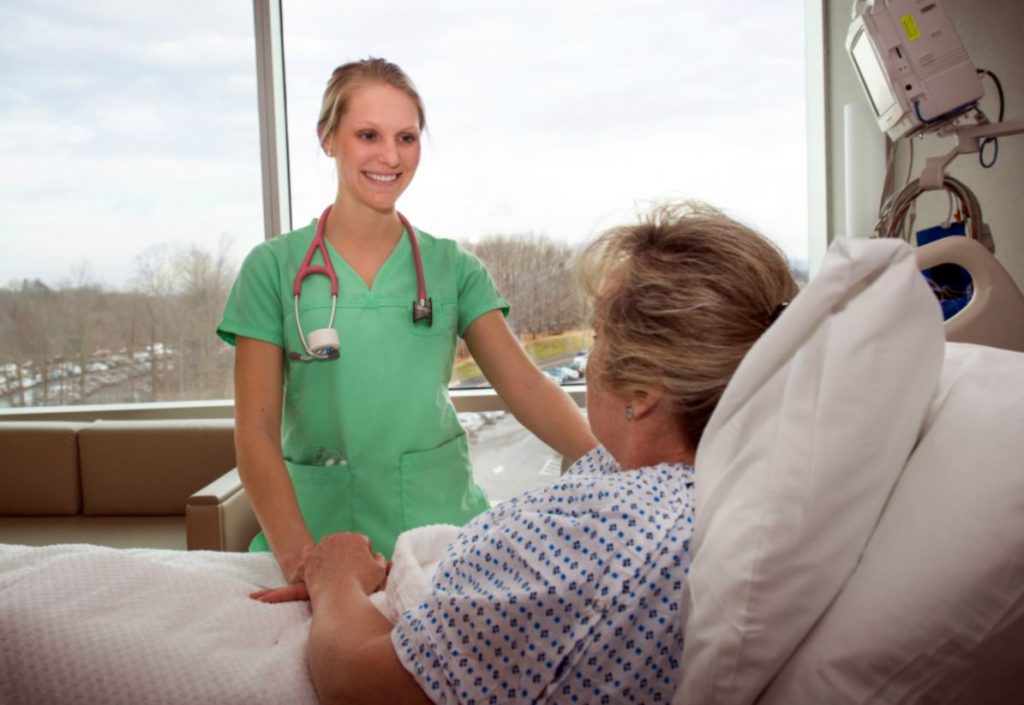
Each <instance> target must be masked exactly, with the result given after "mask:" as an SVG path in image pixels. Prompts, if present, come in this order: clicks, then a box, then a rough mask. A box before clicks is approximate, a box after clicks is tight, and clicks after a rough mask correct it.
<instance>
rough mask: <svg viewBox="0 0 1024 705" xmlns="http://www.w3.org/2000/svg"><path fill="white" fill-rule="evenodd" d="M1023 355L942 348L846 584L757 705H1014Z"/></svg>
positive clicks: (1023, 632)
mask: <svg viewBox="0 0 1024 705" xmlns="http://www.w3.org/2000/svg"><path fill="white" fill-rule="evenodd" d="M1022 665H1024V354H1021V353H1014V352H1007V351H1004V350H997V349H995V348H985V347H980V346H974V345H966V344H962V345H958V344H953V343H951V344H950V345H949V347H948V350H947V354H946V363H945V366H944V367H943V371H942V377H941V381H940V383H939V391H938V394H937V395H936V398H935V400H934V401H933V403H932V406H931V409H930V410H929V413H928V423H927V431H926V433H925V435H924V437H923V438H922V439H921V441H920V443H919V444H918V446H917V448H916V449H915V450H914V453H913V455H912V456H911V457H910V460H909V461H908V463H907V466H906V468H905V469H904V471H903V475H902V477H901V478H900V481H899V484H897V486H896V489H895V490H894V491H893V494H892V498H891V499H890V500H889V504H888V505H887V506H886V508H885V513H884V514H883V515H882V519H881V521H880V522H879V524H878V528H877V529H876V530H875V533H874V534H873V535H872V537H871V540H870V542H869V543H868V545H867V547H866V548H865V550H864V555H863V558H862V559H861V563H860V565H859V566H858V568H857V571H856V572H855V573H854V574H853V577H852V578H851V579H850V581H849V582H848V583H847V584H846V586H845V587H844V588H843V590H842V592H841V593H840V594H839V596H838V597H837V598H836V601H835V603H834V604H833V605H832V607H831V608H830V609H829V611H828V612H827V613H826V614H825V616H824V617H823V619H822V620H821V622H820V623H819V624H818V625H817V626H816V627H815V629H814V631H813V632H812V633H811V634H810V636H809V637H808V639H807V640H806V641H805V642H804V644H803V645H802V646H801V647H800V650H799V651H798V652H797V653H796V654H795V655H794V657H793V659H792V660H791V661H790V662H789V663H788V664H786V666H785V668H784V669H783V670H782V672H781V673H780V675H779V676H778V678H777V679H776V681H775V682H774V683H773V684H772V685H771V687H770V688H769V689H768V691H767V693H766V694H765V697H764V698H763V699H762V700H761V702H762V703H764V705H782V704H786V705H790V704H792V703H824V702H828V703H869V702H870V703H876V702H885V703H897V702H899V703H903V702H935V703H938V702H941V703H950V702H959V703H964V704H965V705H966V704H967V703H971V705H975V704H979V705H980V704H983V703H992V704H993V705H996V704H997V703H998V704H1000V705H1001V704H1002V703H1021V702H1024V676H1022V674H1021V666H1022Z"/></svg>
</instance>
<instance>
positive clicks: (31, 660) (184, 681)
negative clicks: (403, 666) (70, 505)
mask: <svg viewBox="0 0 1024 705" xmlns="http://www.w3.org/2000/svg"><path fill="white" fill-rule="evenodd" d="M456 532H457V529H456V528H455V527H449V526H434V527H424V528H422V529H417V530H415V531H412V532H407V533H406V534H403V536H402V537H401V538H400V539H399V543H398V545H396V549H395V555H394V558H393V560H394V564H393V569H392V573H391V576H390V578H389V583H388V590H387V591H386V592H382V593H377V594H375V595H373V596H372V599H373V600H374V604H376V605H377V606H378V608H379V609H381V611H382V612H383V613H384V614H385V615H387V616H388V617H389V618H390V619H392V620H394V619H395V617H396V616H397V615H398V614H401V612H402V611H404V609H407V608H408V607H411V606H413V605H414V604H415V603H416V602H417V601H418V600H419V599H422V597H423V596H424V593H425V591H426V590H428V589H429V584H430V577H431V575H432V572H433V569H434V567H436V561H437V560H438V559H439V558H440V556H441V553H442V551H443V548H444V546H445V545H446V544H447V542H448V541H449V540H450V539H451V538H452V537H454V535H455V533H456ZM283 582H284V581H283V579H282V576H281V573H280V571H279V570H278V568H277V565H276V563H275V561H274V559H273V557H272V556H271V555H269V554H239V553H220V552H213V551H188V552H185V551H168V550H152V549H132V550H119V549H111V548H102V547H98V546H88V545H59V546H47V547H43V548H34V547H27V546H11V545H0V703H4V704H5V705H7V704H8V703H10V704H11V705H15V704H20V703H63V702H68V703H70V702H74V703H110V704H116V703H126V704H127V703H132V704H139V705H142V704H149V703H153V704H157V703H184V702H188V703H224V704H230V703H246V704H247V705H259V704H260V703H267V704H270V703H283V702H287V703H294V704H296V705H301V704H302V703H316V702H317V699H316V693H315V692H314V690H313V686H312V683H311V681H310V679H309V674H308V671H307V667H306V651H305V648H306V640H307V635H308V632H309V621H310V612H309V605H308V603H306V602H292V603H284V604H279V605H267V604H263V603H259V602H256V601H254V600H251V599H249V593H251V592H252V591H253V590H256V589H258V588H261V587H271V586H278V585H282V584H283Z"/></svg>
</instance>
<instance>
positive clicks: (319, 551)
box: [303, 533, 388, 597]
mask: <svg viewBox="0 0 1024 705" xmlns="http://www.w3.org/2000/svg"><path fill="white" fill-rule="evenodd" d="M303 558H304V560H303V564H304V565H305V568H306V576H305V578H306V585H308V586H309V593H310V594H311V595H313V596H314V597H315V596H316V594H317V592H319V591H320V590H321V589H324V588H328V589H329V587H330V586H331V585H338V584H340V583H342V582H346V581H353V582H355V583H356V584H358V586H359V588H360V589H361V590H362V591H363V593H364V594H366V595H369V594H370V593H372V592H374V591H376V590H378V589H380V588H381V587H382V586H383V585H384V581H385V579H386V578H387V569H388V564H387V561H386V560H385V559H384V556H382V555H381V554H380V553H374V552H373V548H372V547H371V546H370V539H368V538H367V537H366V536H364V535H363V534H355V533H341V534H331V535H330V536H325V537H324V538H323V539H321V541H320V543H319V544H318V545H317V547H316V548H315V549H312V550H308V551H307V552H306V554H305V555H304V556H303Z"/></svg>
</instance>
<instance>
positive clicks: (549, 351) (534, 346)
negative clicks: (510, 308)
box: [452, 330, 594, 382]
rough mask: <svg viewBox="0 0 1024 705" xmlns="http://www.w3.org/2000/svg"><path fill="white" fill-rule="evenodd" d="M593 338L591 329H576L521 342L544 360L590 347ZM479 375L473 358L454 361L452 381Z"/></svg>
mask: <svg viewBox="0 0 1024 705" xmlns="http://www.w3.org/2000/svg"><path fill="white" fill-rule="evenodd" d="M593 339H594V334H593V332H592V331H589V330H586V331H581V330H576V331H568V332H566V333H559V334H557V335H547V336H543V335H542V336H538V337H536V338H531V339H530V340H527V341H524V342H523V347H524V348H526V352H527V354H528V355H529V356H530V357H531V358H533V359H534V360H537V361H541V362H542V361H544V360H547V359H550V358H557V357H563V356H566V355H571V354H574V353H576V352H578V351H580V350H583V349H585V348H589V347H590V343H591V341H592V340H593ZM479 375H480V368H479V367H477V366H476V363H475V362H473V358H471V357H464V358H461V359H458V360H456V361H455V370H454V372H453V373H452V382H459V381H460V380H464V379H469V378H471V377H477V376H479Z"/></svg>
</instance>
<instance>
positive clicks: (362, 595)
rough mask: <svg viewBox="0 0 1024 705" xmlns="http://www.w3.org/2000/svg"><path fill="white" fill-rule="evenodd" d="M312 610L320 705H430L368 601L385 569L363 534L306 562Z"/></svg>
mask: <svg viewBox="0 0 1024 705" xmlns="http://www.w3.org/2000/svg"><path fill="white" fill-rule="evenodd" d="M305 566H306V585H307V586H308V588H309V594H310V600H311V604H312V609H313V624H312V626H311V628H310V633H309V668H310V672H311V673H312V676H313V685H314V686H315V687H316V691H317V695H318V696H319V698H320V702H321V703H381V702H387V703H417V704H420V703H430V700H429V699H428V698H427V696H426V695H425V694H424V693H423V691H422V690H421V689H420V687H419V684H418V683H417V682H416V680H415V679H414V678H413V677H412V675H411V674H410V673H409V672H408V671H406V670H405V668H404V667H403V666H402V664H401V663H400V662H399V660H398V657H397V656H396V655H395V649H394V646H392V644H391V623H390V622H389V621H388V620H387V618H386V617H384V615H382V614H381V613H380V611H379V610H378V609H377V608H376V607H374V606H373V604H372V603H371V602H370V599H369V597H368V595H369V594H370V593H371V592H373V591H374V590H375V589H377V588H378V587H379V586H380V585H381V583H382V582H383V581H384V578H385V572H386V563H385V561H384V558H383V557H382V556H381V555H380V554H371V552H370V545H369V541H368V540H367V539H366V537H365V536H362V535H361V534H333V535H331V536H328V537H326V538H324V539H323V540H322V541H321V542H320V544H319V545H318V546H317V547H316V549H315V550H313V551H311V552H309V553H308V554H307V556H306V560H305Z"/></svg>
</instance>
